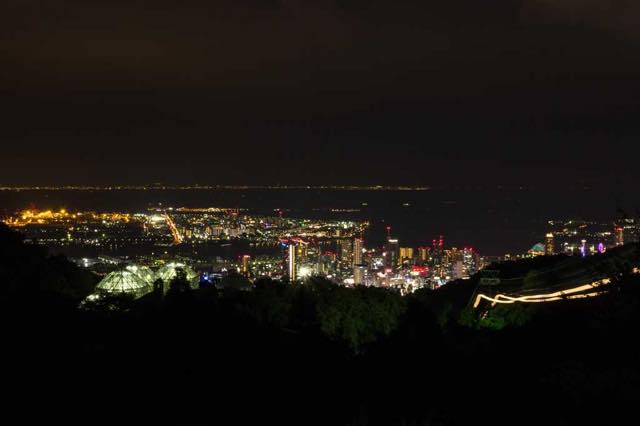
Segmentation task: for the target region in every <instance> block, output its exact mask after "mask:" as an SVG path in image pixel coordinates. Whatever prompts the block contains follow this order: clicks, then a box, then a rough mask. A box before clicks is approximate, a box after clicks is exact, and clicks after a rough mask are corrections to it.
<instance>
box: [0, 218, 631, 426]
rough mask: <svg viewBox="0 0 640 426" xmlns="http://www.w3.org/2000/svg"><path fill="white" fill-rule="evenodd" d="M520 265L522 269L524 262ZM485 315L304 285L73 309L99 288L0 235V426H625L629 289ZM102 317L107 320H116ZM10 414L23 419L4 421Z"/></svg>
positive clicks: (458, 297) (440, 300)
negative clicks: (0, 396)
mask: <svg viewBox="0 0 640 426" xmlns="http://www.w3.org/2000/svg"><path fill="white" fill-rule="evenodd" d="M524 267H526V265H525V266H524ZM637 281H638V280H637V279H636V278H634V277H633V276H632V275H627V274H621V275H620V278H619V279H618V280H617V281H616V283H615V284H614V285H612V286H611V288H610V289H609V290H608V291H607V293H606V294H603V295H602V296H600V297H597V298H594V299H590V300H586V301H584V300H581V301H560V302H556V303H553V304H543V305H542V306H531V307H530V306H526V307H522V306H511V307H505V308H498V309H494V310H491V311H490V312H489V313H488V314H487V316H484V317H482V316H481V315H478V313H477V312H470V311H469V309H468V302H469V299H470V297H471V294H472V292H473V290H474V289H475V286H476V284H477V281H475V280H468V281H465V282H459V283H453V284H451V285H450V286H447V287H446V288H443V289H441V290H439V291H436V292H427V291H424V292H419V293H417V294H415V295H412V296H410V297H406V298H401V297H399V296H397V295H396V294H394V293H390V292H387V291H384V290H380V289H357V290H351V289H344V288H340V287H335V286H332V285H330V284H329V283H327V282H324V281H323V280H320V279H316V280H312V281H311V282H308V283H306V284H304V285H297V286H292V285H289V284H283V283H278V282H271V281H262V282H259V283H257V285H256V287H255V288H254V289H252V290H251V291H246V290H243V289H239V288H235V287H234V286H233V285H230V286H228V287H227V288H225V289H224V290H216V289H204V290H198V291H187V290H185V289H181V287H180V286H179V285H175V286H174V287H172V290H171V291H169V293H168V294H167V296H166V297H164V298H162V297H160V296H159V295H156V294H150V295H148V296H145V297H143V298H142V299H139V300H137V301H132V300H129V299H126V298H115V299H113V300H107V301H106V302H105V303H103V304H102V305H100V306H94V307H92V308H90V309H86V310H84V311H83V310H79V309H77V306H78V302H79V300H81V299H82V298H83V297H84V296H85V295H86V294H88V293H89V292H90V291H91V290H92V287H93V285H95V277H93V276H91V275H88V274H87V273H86V272H84V271H82V270H78V269H76V268H75V267H74V266H72V265H71V264H69V263H68V262H66V261H65V260H64V259H62V258H52V257H48V256H47V255H46V254H45V253H43V252H41V251H40V250H39V249H37V248H34V247H29V246H25V245H23V244H22V243H21V241H20V239H19V238H18V237H17V236H16V235H15V234H13V233H11V232H9V231H8V230H6V229H4V228H0V286H1V290H0V298H1V299H0V315H1V319H2V324H3V345H2V348H3V349H2V351H3V355H4V357H3V358H4V362H3V367H4V368H3V379H2V382H3V385H4V386H3V388H4V389H5V395H4V396H3V404H2V405H3V407H4V408H3V411H2V413H1V414H0V416H3V417H5V421H3V423H4V424H83V425H86V424H114V425H119V424H138V425H147V424H170V425H209V424H219V425H235V424H251V425H255V424H265V425H266V424H274V425H289V424H291V425H309V424H318V425H458V424H460V425H467V424H486V423H490V424H511V425H512V424H531V425H534V424H535V425H539V424H545V425H573V424H576V425H578V424H579V425H584V424H629V423H630V422H631V421H632V419H634V418H635V416H636V413H637V407H638V403H640V366H639V361H640V357H639V356H638V355H639V350H638V348H637V346H638V345H637V336H638V330H639V329H640V328H639V327H640V282H637ZM110 307H117V310H111V309H110ZM14 415H17V416H19V417H17V419H18V421H17V422H16V421H14V420H11V419H14V418H16V417H14Z"/></svg>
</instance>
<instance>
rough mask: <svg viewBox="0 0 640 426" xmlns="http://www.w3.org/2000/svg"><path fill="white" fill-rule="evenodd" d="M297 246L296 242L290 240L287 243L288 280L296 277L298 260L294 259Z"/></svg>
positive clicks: (294, 279)
mask: <svg viewBox="0 0 640 426" xmlns="http://www.w3.org/2000/svg"><path fill="white" fill-rule="evenodd" d="M297 251H298V250H297V247H296V244H295V243H294V242H293V241H292V242H290V243H289V262H288V269H289V280H290V281H291V282H294V281H296V280H297V279H298V262H297V259H296V257H297V256H296V255H297Z"/></svg>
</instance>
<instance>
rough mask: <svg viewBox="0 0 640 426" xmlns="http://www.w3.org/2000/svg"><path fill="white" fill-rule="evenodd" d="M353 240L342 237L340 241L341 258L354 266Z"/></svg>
mask: <svg viewBox="0 0 640 426" xmlns="http://www.w3.org/2000/svg"><path fill="white" fill-rule="evenodd" d="M353 251H354V250H353V241H351V240H350V239H342V240H340V242H339V253H340V260H341V261H342V262H343V263H345V264H347V265H350V266H352V265H353Z"/></svg>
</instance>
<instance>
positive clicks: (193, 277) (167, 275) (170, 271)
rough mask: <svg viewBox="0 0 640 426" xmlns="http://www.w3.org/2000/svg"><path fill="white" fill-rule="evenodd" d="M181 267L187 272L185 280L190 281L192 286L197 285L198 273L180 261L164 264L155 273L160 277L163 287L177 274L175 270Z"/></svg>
mask: <svg viewBox="0 0 640 426" xmlns="http://www.w3.org/2000/svg"><path fill="white" fill-rule="evenodd" d="M178 269H182V270H183V271H184V272H185V274H187V281H189V283H191V287H192V288H197V287H198V274H197V273H196V272H195V271H194V270H193V269H192V268H191V267H189V266H187V265H186V264H184V263H181V262H171V263H167V264H166V265H164V266H163V267H162V268H160V269H159V270H158V272H157V273H156V276H157V278H160V279H162V281H163V282H164V286H165V289H167V288H168V287H169V284H170V283H171V280H173V279H174V278H175V277H176V275H177V270H178Z"/></svg>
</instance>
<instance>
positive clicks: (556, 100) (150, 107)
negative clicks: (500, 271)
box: [0, 0, 640, 185]
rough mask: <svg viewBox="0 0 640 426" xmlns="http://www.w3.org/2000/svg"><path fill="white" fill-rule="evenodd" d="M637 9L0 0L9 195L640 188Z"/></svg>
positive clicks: (4, 170) (631, 2) (511, 3)
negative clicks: (76, 186) (332, 186)
mask: <svg viewBox="0 0 640 426" xmlns="http://www.w3.org/2000/svg"><path fill="white" fill-rule="evenodd" d="M639 24H640V2H638V1H635V0H608V1H602V0H484V1H478V0H438V1H433V0H307V1H303V0H222V1H213V0H208V1H205V0H183V1H177V0H156V1H154V2H149V1H146V0H144V1H143V0H128V1H120V2H118V1H113V0H110V1H109V0H66V1H65V0H60V1H55V2H52V1H50V0H3V1H2V6H0V90H1V97H0V107H1V108H2V109H1V111H2V120H1V121H0V124H1V127H0V141H1V142H0V143H1V145H2V151H1V153H2V154H1V157H0V184H32V183H34V184H35V183H38V184H67V183H97V184H103V183H146V182H154V181H163V182H165V183H192V182H199V183H251V184H263V183H293V184H307V183H309V184H321V183H361V184H370V183H375V184H377V183H386V184H394V183H408V184H434V185H438V184H442V183H450V182H468V181H470V180H473V181H474V182H480V183H508V182H518V183H520V182H522V183H537V184H547V183H549V184H550V183H553V182H557V181H562V182H576V181H585V182H594V181H606V182H614V181H616V182H619V181H621V180H625V179H628V180H629V181H634V182H635V181H637V180H640V179H639V178H640V172H638V171H636V170H637V167H636V165H637V163H638V157H639V155H640V143H638V142H639V141H640V115H639V114H638V113H639V111H638V110H639V108H638V102H639V101H640V25H639Z"/></svg>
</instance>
